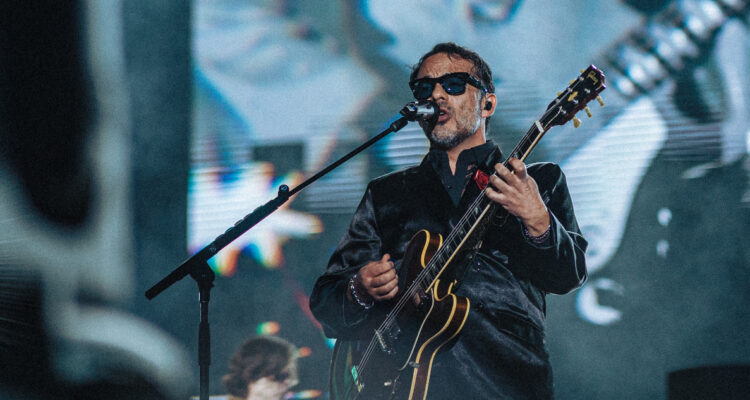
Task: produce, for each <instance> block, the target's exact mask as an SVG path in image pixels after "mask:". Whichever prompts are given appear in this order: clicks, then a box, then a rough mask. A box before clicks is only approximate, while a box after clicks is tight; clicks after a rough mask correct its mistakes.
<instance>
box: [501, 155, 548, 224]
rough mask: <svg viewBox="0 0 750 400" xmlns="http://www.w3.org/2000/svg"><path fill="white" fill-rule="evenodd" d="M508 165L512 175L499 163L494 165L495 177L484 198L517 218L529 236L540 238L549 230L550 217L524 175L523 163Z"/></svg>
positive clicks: (526, 175) (510, 160)
mask: <svg viewBox="0 0 750 400" xmlns="http://www.w3.org/2000/svg"><path fill="white" fill-rule="evenodd" d="M508 163H509V164H510V166H511V167H512V168H513V171H511V170H509V169H508V168H506V167H505V166H504V165H503V164H502V163H497V164H495V172H497V174H496V175H492V176H491V177H490V185H488V186H487V197H489V198H490V200H492V201H494V202H496V203H498V204H500V205H501V206H503V208H505V209H506V210H508V212H509V213H511V214H513V215H515V216H517V217H518V218H520V219H521V222H523V224H524V225H525V226H526V229H527V230H528V231H529V234H531V235H532V236H539V235H542V234H543V233H544V232H545V231H547V228H548V227H549V224H550V217H549V212H548V211H547V206H545V205H544V201H543V200H542V196H541V195H540V194H539V188H538V187H537V185H536V181H535V180H534V178H532V177H531V176H529V175H528V174H527V173H526V165H525V164H524V163H523V161H521V160H519V159H517V158H510V159H509V160H508Z"/></svg>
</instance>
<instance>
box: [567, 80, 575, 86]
mask: <svg viewBox="0 0 750 400" xmlns="http://www.w3.org/2000/svg"><path fill="white" fill-rule="evenodd" d="M575 81H576V80H575V79H571V80H570V82H568V86H570V85H572V84H573V82H575Z"/></svg>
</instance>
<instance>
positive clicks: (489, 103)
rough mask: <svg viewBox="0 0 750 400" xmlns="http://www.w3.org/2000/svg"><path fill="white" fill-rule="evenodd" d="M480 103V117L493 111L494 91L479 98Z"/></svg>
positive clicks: (494, 102) (487, 115)
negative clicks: (481, 103)
mask: <svg viewBox="0 0 750 400" xmlns="http://www.w3.org/2000/svg"><path fill="white" fill-rule="evenodd" d="M481 101H482V102H483V105H482V118H487V117H489V116H491V115H492V114H494V113H495V107H496V106H497V96H495V94H494V93H488V94H487V95H486V96H484V99H482V100H481Z"/></svg>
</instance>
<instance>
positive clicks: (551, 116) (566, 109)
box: [541, 65, 606, 128]
mask: <svg viewBox="0 0 750 400" xmlns="http://www.w3.org/2000/svg"><path fill="white" fill-rule="evenodd" d="M605 88H606V86H604V74H603V73H602V72H601V71H600V70H599V69H597V68H596V67H595V66H593V65H589V67H588V68H586V69H584V70H581V75H579V76H578V78H576V79H573V80H572V81H570V84H569V86H568V87H567V88H566V89H565V90H564V91H562V92H560V93H558V94H557V97H556V98H555V100H553V101H552V102H551V103H550V104H549V106H547V111H546V112H545V114H544V117H543V118H542V120H541V121H542V122H543V125H544V126H545V127H547V128H549V127H550V126H553V125H563V124H565V123H566V122H568V121H570V120H571V119H572V120H573V125H574V126H575V127H576V128H578V126H580V124H581V121H580V120H578V118H576V117H575V114H576V113H577V112H578V111H581V110H586V114H587V115H588V116H589V118H590V117H591V110H589V108H588V106H587V104H588V102H589V101H591V100H593V99H596V100H597V101H598V102H599V104H600V105H602V106H604V101H603V100H602V98H601V97H600V96H599V93H601V92H602V91H603V90H604V89H605Z"/></svg>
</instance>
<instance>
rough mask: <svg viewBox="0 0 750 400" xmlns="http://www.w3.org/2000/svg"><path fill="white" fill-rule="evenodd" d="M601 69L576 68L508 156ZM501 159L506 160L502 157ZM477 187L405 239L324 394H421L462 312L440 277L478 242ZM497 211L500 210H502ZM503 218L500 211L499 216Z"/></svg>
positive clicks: (340, 348) (588, 91)
mask: <svg viewBox="0 0 750 400" xmlns="http://www.w3.org/2000/svg"><path fill="white" fill-rule="evenodd" d="M604 88H605V86H604V75H603V74H602V73H601V72H600V71H599V70H598V69H597V68H596V67H594V66H593V65H591V66H589V67H588V68H587V69H585V70H583V71H581V75H580V76H578V78H576V79H574V80H573V81H571V83H570V85H569V86H568V87H567V88H566V89H565V91H563V92H561V93H559V94H558V96H557V97H556V98H555V99H554V100H553V101H552V102H551V103H550V104H549V106H548V107H547V110H546V111H545V113H544V114H543V115H542V117H541V118H540V119H539V120H537V121H535V122H534V124H533V125H532V126H531V128H530V129H529V131H528V132H527V133H526V135H524V137H523V139H522V140H521V141H520V142H519V144H518V145H517V146H516V148H515V149H514V150H513V151H512V152H511V153H510V156H511V157H515V158H518V159H520V160H521V161H523V160H525V159H526V157H528V155H529V154H530V153H531V151H532V149H533V148H534V147H535V146H536V144H537V143H538V142H539V139H541V138H542V136H543V135H544V133H545V132H547V131H548V130H549V129H550V128H551V127H552V126H555V125H563V124H565V123H566V122H568V121H569V120H571V119H574V122H575V124H576V125H578V124H579V123H580V122H579V121H578V119H577V118H575V117H574V116H575V114H576V113H577V112H578V111H580V110H582V109H585V110H586V112H587V114H589V116H591V114H590V111H589V109H588V107H587V106H586V104H587V103H588V102H589V101H591V100H593V99H595V98H596V99H597V100H599V102H600V103H601V104H602V105H603V103H602V101H601V98H600V97H599V93H600V92H601V91H602V90H604ZM505 165H506V166H508V164H507V160H506V161H505ZM484 193H485V189H484V188H483V190H482V192H481V193H480V194H479V196H477V198H476V199H475V200H474V201H473V203H472V204H471V205H470V206H469V208H468V210H467V212H466V213H465V214H464V215H463V217H462V218H461V220H460V221H459V222H458V223H457V224H456V227H455V228H454V229H453V230H452V232H451V233H450V234H449V235H448V236H447V237H446V238H445V239H444V238H443V237H442V236H441V235H436V234H433V233H430V232H428V231H426V230H421V231H419V232H417V233H416V234H415V235H414V237H413V238H412V239H411V241H410V242H409V244H408V245H407V248H406V252H405V254H404V258H403V264H402V267H401V268H407V271H406V277H407V279H406V282H405V284H404V285H403V286H401V287H402V288H405V289H404V290H402V291H400V294H399V295H398V296H397V298H396V299H394V301H393V302H392V303H391V304H393V306H392V308H390V309H389V310H385V311H383V313H382V318H375V319H374V321H373V323H372V324H369V325H367V327H366V328H365V329H362V330H361V331H360V332H359V333H358V335H357V337H358V339H352V340H338V341H337V342H336V346H335V348H334V351H333V361H332V363H331V381H330V389H331V399H334V400H353V399H361V400H371V399H410V400H411V399H415V400H416V399H425V398H426V397H427V389H428V387H429V378H430V372H431V368H432V362H433V359H434V357H435V354H437V352H438V351H439V350H440V349H441V347H443V346H445V345H446V344H448V343H449V342H450V341H451V340H453V339H455V338H457V336H458V335H459V333H460V332H461V329H462V328H463V325H464V323H465V322H466V319H467V317H468V315H469V308H470V302H469V299H468V298H465V297H459V296H456V295H455V294H453V293H451V290H452V288H453V283H446V282H441V281H440V278H441V276H446V275H447V274H445V272H446V271H447V270H448V269H451V268H454V267H455V266H457V265H460V264H461V263H462V262H465V259H464V255H465V254H467V253H466V252H467V251H468V250H473V249H475V248H477V247H478V246H479V245H480V244H481V238H482V236H483V234H484V231H485V228H486V227H487V225H488V223H489V221H490V220H492V218H493V217H494V216H495V214H496V212H497V211H498V208H500V209H502V207H500V206H498V205H497V204H496V203H494V202H493V201H491V200H490V199H489V198H487V196H485V194H484ZM503 211H504V210H503ZM506 216H507V215H506Z"/></svg>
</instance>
